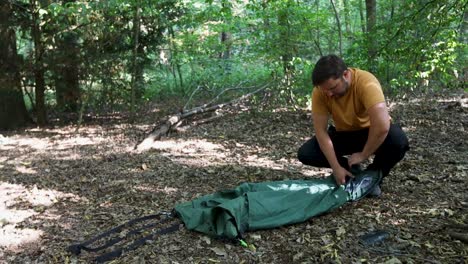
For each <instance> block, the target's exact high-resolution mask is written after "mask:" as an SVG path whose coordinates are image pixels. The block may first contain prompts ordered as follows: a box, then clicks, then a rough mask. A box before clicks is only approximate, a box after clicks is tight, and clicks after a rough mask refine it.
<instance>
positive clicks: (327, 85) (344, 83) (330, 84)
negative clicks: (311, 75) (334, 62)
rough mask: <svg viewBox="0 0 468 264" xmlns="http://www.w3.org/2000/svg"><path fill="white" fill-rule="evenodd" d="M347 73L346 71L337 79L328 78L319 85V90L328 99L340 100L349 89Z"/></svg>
mask: <svg viewBox="0 0 468 264" xmlns="http://www.w3.org/2000/svg"><path fill="white" fill-rule="evenodd" d="M348 74H349V72H348V71H347V70H346V71H345V72H344V73H343V76H341V77H340V78H337V79H333V78H330V79H328V80H326V81H325V82H323V83H322V84H320V85H319V87H320V89H321V90H322V91H323V92H324V93H325V94H326V95H327V96H328V97H330V98H340V97H342V96H343V95H345V94H346V92H347V91H348V89H349V79H348Z"/></svg>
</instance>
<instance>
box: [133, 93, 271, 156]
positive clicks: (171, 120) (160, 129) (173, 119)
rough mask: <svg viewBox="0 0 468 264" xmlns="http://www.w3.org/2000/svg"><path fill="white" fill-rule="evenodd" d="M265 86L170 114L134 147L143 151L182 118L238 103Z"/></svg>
mask: <svg viewBox="0 0 468 264" xmlns="http://www.w3.org/2000/svg"><path fill="white" fill-rule="evenodd" d="M267 87H268V84H266V85H263V86H262V87H260V88H259V89H257V90H255V91H253V92H251V93H248V94H244V95H242V96H241V97H239V98H236V99H234V100H231V101H229V102H226V103H220V104H215V105H213V103H212V102H213V100H212V101H211V102H210V103H207V104H204V105H202V106H198V107H194V108H192V109H190V110H184V111H182V112H180V113H178V114H175V115H172V116H170V117H168V118H167V119H166V121H165V122H163V124H162V125H160V126H157V127H155V128H154V129H153V130H152V131H151V133H150V134H149V135H148V136H147V137H146V138H145V139H144V140H143V141H141V143H139V144H138V145H136V146H135V149H136V150H139V151H144V150H148V149H151V147H152V145H153V143H154V142H155V141H156V140H159V139H161V137H163V136H165V135H167V134H168V133H169V132H170V131H171V130H174V129H175V128H176V127H178V126H179V125H180V124H181V122H182V120H184V119H186V118H188V117H191V116H194V115H197V114H201V113H208V112H212V111H215V110H218V109H222V108H225V107H228V106H233V105H235V104H238V103H240V102H242V101H244V100H246V99H248V98H249V97H251V96H253V95H254V94H256V93H258V92H260V91H262V90H264V89H265V88H267ZM226 90H230V89H226ZM226 90H223V91H222V92H221V93H220V94H222V93H225V92H226ZM220 94H219V95H220ZM219 95H218V96H216V98H219Z"/></svg>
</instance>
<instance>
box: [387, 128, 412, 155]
mask: <svg viewBox="0 0 468 264" xmlns="http://www.w3.org/2000/svg"><path fill="white" fill-rule="evenodd" d="M384 145H385V146H384V148H385V152H387V155H395V156H398V157H399V159H402V158H403V157H404V155H405V153H406V152H407V151H408V150H409V148H410V147H409V142H408V138H407V136H406V134H405V132H404V131H403V129H401V127H400V126H399V125H394V124H392V126H391V128H390V131H389V133H388V135H387V139H386V140H385V142H384Z"/></svg>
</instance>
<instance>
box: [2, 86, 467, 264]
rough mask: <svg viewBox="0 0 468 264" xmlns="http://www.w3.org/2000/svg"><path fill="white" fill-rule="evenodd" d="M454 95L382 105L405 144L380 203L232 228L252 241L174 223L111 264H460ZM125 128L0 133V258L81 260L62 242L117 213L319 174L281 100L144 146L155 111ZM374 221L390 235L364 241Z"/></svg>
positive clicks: (463, 136)
mask: <svg viewBox="0 0 468 264" xmlns="http://www.w3.org/2000/svg"><path fill="white" fill-rule="evenodd" d="M467 104H468V99H467V98H466V94H457V95H453V96H450V97H448V96H446V97H432V98H427V97H421V98H416V99H414V98H413V99H411V100H409V99H399V100H393V101H392V102H391V104H390V105H391V114H392V117H393V119H394V120H396V121H398V122H400V123H401V124H402V125H403V127H404V130H405V131H406V132H407V134H408V137H409V138H410V144H411V150H410V151H409V152H408V153H407V155H406V157H405V158H404V160H403V161H402V162H400V163H399V164H398V165H397V167H395V168H394V170H393V171H392V173H391V174H390V175H389V176H388V177H387V178H386V179H385V182H384V185H383V195H382V196H381V197H380V198H373V199H371V198H369V199H364V200H361V201H359V202H356V203H349V204H346V205H345V206H343V207H342V208H340V209H337V210H334V211H332V212H330V213H327V214H325V215H322V216H319V217H315V218H312V219H310V220H308V221H307V222H304V223H301V224H296V225H290V226H285V227H281V228H276V229H271V230H261V231H255V232H251V233H248V234H246V240H247V241H248V242H250V243H252V244H254V245H255V250H254V249H253V248H250V249H247V248H243V247H241V246H239V245H237V244H234V243H230V242H227V241H221V240H217V239H214V238H209V237H207V236H204V235H202V234H199V233H196V232H192V231H188V230H186V229H184V228H182V229H181V230H180V231H178V232H175V233H172V234H170V235H166V236H161V237H158V238H156V239H154V240H152V241H150V242H149V243H147V244H146V245H144V246H141V247H139V248H138V249H136V250H134V251H131V252H128V253H126V254H124V255H123V256H122V257H120V258H118V259H117V260H115V263H145V262H147V263H365V262H369V263H465V262H467V261H468V258H467V256H468V246H467V244H465V243H463V242H461V241H460V240H457V239H454V238H453V237H452V236H450V235H449V233H450V232H451V231H452V232H456V233H460V234H464V235H467V233H468V230H466V229H465V230H460V229H457V228H459V227H460V225H462V224H464V225H465V227H466V225H467V224H468V192H467V186H468V177H467V172H468V159H467V156H468V155H467V147H468V146H467V142H468V140H467V139H468V133H467V131H466V130H467V125H468V109H467ZM141 117H142V118H141V120H140V121H139V122H137V123H135V124H133V125H130V124H128V123H126V121H125V118H123V117H121V116H112V117H111V116H105V117H93V118H91V119H90V120H88V122H86V123H85V124H84V125H83V126H82V127H81V128H80V130H79V132H78V133H77V132H76V131H75V127H74V126H72V125H68V126H67V125H61V126H57V127H56V128H50V129H44V130H43V129H28V130H26V131H22V132H18V131H17V132H15V133H3V136H0V153H1V154H0V172H1V174H0V263H1V262H5V263H31V262H32V263H86V262H89V261H91V260H92V259H93V257H95V255H93V254H90V253H86V252H85V253H82V254H81V255H80V256H78V257H77V256H74V255H71V254H70V253H69V252H68V251H67V250H66V249H67V247H68V246H69V245H70V244H72V243H75V242H77V241H83V240H85V239H87V238H89V237H91V236H93V235H96V234H98V233H100V232H102V231H104V230H107V229H109V228H111V227H115V226H117V225H119V224H122V223H124V222H126V221H128V220H130V219H133V218H136V217H139V216H144V215H148V214H153V213H156V212H159V211H161V210H171V209H172V208H173V206H174V205H175V204H176V203H179V202H182V201H188V200H191V199H193V198H195V197H197V196H200V195H203V194H209V193H213V192H216V191H218V190H222V189H227V188H233V187H235V186H237V185H238V184H240V183H242V182H246V181H249V182H260V181H269V180H283V179H301V178H309V177H321V176H324V175H328V174H329V173H330V170H328V169H318V168H312V167H308V166H305V165H302V164H301V163H300V162H298V161H297V160H296V151H297V149H298V148H299V147H300V145H301V144H302V143H303V142H304V141H306V140H307V139H308V138H309V137H310V136H311V135H312V127H311V120H310V115H309V114H308V113H307V112H300V111H299V112H293V111H287V110H282V109H276V110H275V111H262V112H258V111H250V112H249V111H247V112H237V113H226V115H225V116H224V117H223V118H222V119H221V118H220V119H216V120H214V121H212V122H210V123H207V124H203V125H199V126H196V127H193V128H190V129H188V130H186V131H185V132H183V133H175V134H172V135H170V136H169V137H167V138H164V139H163V140H160V141H158V142H156V143H155V145H154V148H153V149H152V150H150V151H147V152H144V153H138V152H135V151H133V147H134V146H135V144H136V143H137V140H138V139H142V137H143V136H144V135H145V133H146V132H147V131H149V130H150V129H151V126H152V125H151V122H152V121H155V120H159V119H160V118H161V114H158V113H157V112H154V113H150V112H148V113H144V114H142V115H141ZM374 230H384V231H387V232H388V233H389V234H390V236H389V237H388V238H387V239H385V240H384V241H383V242H381V243H379V244H374V245H371V246H364V245H363V244H362V243H360V242H359V237H360V236H362V235H364V234H367V233H369V232H371V231H374Z"/></svg>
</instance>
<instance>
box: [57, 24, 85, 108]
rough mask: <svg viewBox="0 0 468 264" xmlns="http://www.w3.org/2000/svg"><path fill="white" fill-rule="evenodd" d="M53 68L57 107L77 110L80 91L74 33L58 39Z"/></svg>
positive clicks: (76, 46)
mask: <svg viewBox="0 0 468 264" xmlns="http://www.w3.org/2000/svg"><path fill="white" fill-rule="evenodd" d="M57 42H58V47H57V57H56V65H55V67H54V73H55V74H54V75H55V76H54V78H55V91H56V99H57V106H58V107H59V108H60V109H61V110H63V111H72V112H75V111H77V110H78V109H79V104H80V100H81V91H80V83H79V52H80V51H79V48H78V45H77V37H76V36H75V35H74V33H72V32H71V33H65V35H64V36H63V37H62V38H61V39H59V40H58V41H57Z"/></svg>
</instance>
